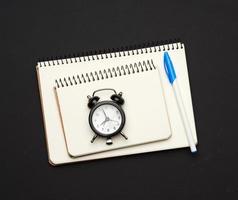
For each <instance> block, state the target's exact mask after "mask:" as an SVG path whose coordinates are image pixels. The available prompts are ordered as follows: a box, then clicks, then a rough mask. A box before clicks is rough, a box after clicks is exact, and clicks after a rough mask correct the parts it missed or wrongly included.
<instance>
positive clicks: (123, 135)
mask: <svg viewBox="0 0 238 200" xmlns="http://www.w3.org/2000/svg"><path fill="white" fill-rule="evenodd" d="M120 134H121V136H122V137H124V138H125V139H126V140H127V139H128V137H127V136H126V135H125V134H124V133H122V132H121V133H120Z"/></svg>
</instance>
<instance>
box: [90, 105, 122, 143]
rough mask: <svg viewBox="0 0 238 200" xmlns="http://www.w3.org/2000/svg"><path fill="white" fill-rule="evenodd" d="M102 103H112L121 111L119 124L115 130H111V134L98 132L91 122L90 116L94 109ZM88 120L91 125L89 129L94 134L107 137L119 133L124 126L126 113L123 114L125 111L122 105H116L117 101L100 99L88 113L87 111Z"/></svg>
mask: <svg viewBox="0 0 238 200" xmlns="http://www.w3.org/2000/svg"><path fill="white" fill-rule="evenodd" d="M102 105H112V106H115V107H116V108H117V109H118V110H119V112H120V113H121V117H122V119H121V125H120V127H119V128H118V129H117V130H116V131H115V132H113V133H111V134H103V133H101V132H99V131H98V130H97V129H96V128H95V127H94V125H93V122H92V116H93V113H94V111H95V110H96V109H97V108H98V107H100V106H102ZM88 121H89V125H90V127H91V129H92V130H93V132H94V133H96V134H97V135H99V136H102V137H107V138H108V137H112V136H114V135H117V134H119V133H121V131H122V129H123V128H124V126H125V122H126V115H125V112H124V110H123V109H122V107H121V106H120V105H118V104H117V103H115V102H113V101H101V102H99V103H97V104H96V105H95V106H94V107H93V108H92V109H91V111H90V113H89V116H88Z"/></svg>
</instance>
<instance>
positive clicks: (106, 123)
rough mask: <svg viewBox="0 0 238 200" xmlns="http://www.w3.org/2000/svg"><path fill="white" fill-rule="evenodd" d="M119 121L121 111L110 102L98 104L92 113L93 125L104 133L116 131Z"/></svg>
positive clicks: (120, 119)
mask: <svg viewBox="0 0 238 200" xmlns="http://www.w3.org/2000/svg"><path fill="white" fill-rule="evenodd" d="M121 123H122V115H121V112H120V111H119V110H118V108H117V107H115V106H113V105H110V104H103V105H101V106H99V107H98V108H96V109H95V111H94V112H93V114H92V124H93V126H94V127H95V129H96V130H97V131H98V132H100V133H102V134H104V135H111V134H113V133H114V132H116V131H117V130H118V129H119V128H120V126H121Z"/></svg>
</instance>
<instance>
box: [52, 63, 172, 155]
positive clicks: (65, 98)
mask: <svg viewBox="0 0 238 200" xmlns="http://www.w3.org/2000/svg"><path fill="white" fill-rule="evenodd" d="M56 83H57V87H56V94H57V99H58V104H59V109H60V115H61V119H62V125H63V131H64V135H65V142H66V146H67V150H68V153H69V155H70V156H72V157H78V156H84V155H88V154H93V153H99V152H103V151H109V150H114V149H119V148H125V147H129V146H135V145H139V144H144V143H149V142H156V141H159V140H166V139H168V138H169V137H170V136H171V129H170V124H169V117H168V113H167V108H166V104H165V97H164V92H163V87H162V85H161V79H160V74H159V71H158V68H157V67H156V66H155V65H154V63H153V60H147V61H138V62H136V63H128V64H127V65H125V66H124V65H120V66H111V67H109V68H104V66H94V65H92V66H91V67H90V68H88V69H87V70H86V72H85V73H81V74H75V75H74V76H72V77H67V78H66V77H65V78H62V79H59V80H56ZM102 88H113V89H115V90H116V91H121V92H122V93H123V98H124V99H125V104H124V105H123V110H124V112H125V116H126V123H125V126H124V128H123V133H124V134H125V135H126V136H127V137H128V139H127V140H125V139H124V138H123V137H122V136H121V135H117V136H114V137H112V138H111V139H112V140H113V144H112V145H106V144H105V138H100V137H98V138H97V139H96V140H95V141H94V142H93V143H92V142H91V140H92V138H93V137H94V135H95V134H94V132H93V131H92V129H91V128H90V126H89V122H88V116H89V108H88V106H87V103H88V98H87V96H88V95H91V94H92V93H93V92H94V91H95V90H98V89H102ZM108 98H109V99H110V91H108V92H107V93H105V92H104V93H102V94H101V95H100V100H108ZM153 100H154V101H155V102H154V103H152V101H153ZM101 128H103V126H102V127H101ZM108 131H109V130H108Z"/></svg>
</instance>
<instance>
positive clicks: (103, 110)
mask: <svg viewBox="0 0 238 200" xmlns="http://www.w3.org/2000/svg"><path fill="white" fill-rule="evenodd" d="M102 112H103V114H104V116H105V118H108V117H107V115H106V113H105V111H104V110H103V109H102Z"/></svg>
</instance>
